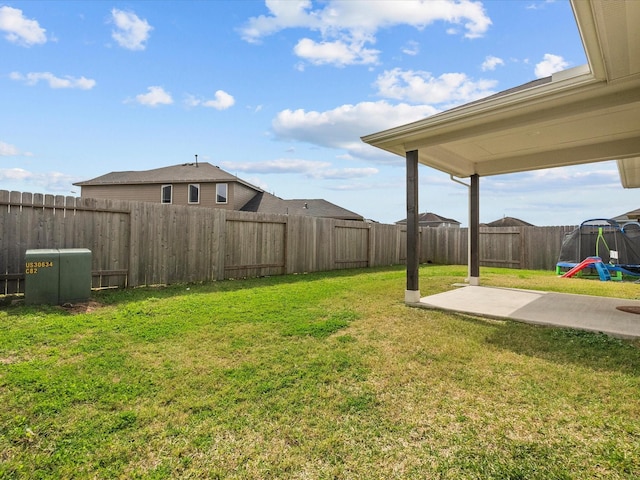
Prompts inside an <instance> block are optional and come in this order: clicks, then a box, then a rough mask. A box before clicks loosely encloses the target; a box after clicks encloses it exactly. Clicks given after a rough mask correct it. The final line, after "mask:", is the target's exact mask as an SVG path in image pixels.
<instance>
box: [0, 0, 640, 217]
mask: <svg viewBox="0 0 640 480" xmlns="http://www.w3.org/2000/svg"><path fill="white" fill-rule="evenodd" d="M584 63H586V59H585V54H584V50H583V48H582V44H581V41H580V37H579V34H578V31H577V27H576V23H575V20H574V18H573V13H572V11H571V7H570V5H569V3H568V2H567V1H561V0H556V1H534V0H501V1H496V0H487V1H483V2H480V1H465V0H459V1H453V0H452V1H447V0H441V1H437V0H431V1H422V2H421V1H410V0H389V1H387V0H372V1H365V0H346V1H334V0H326V1H310V0H306V1H305V0H301V1H296V0H285V1H273V0H268V1H266V2H265V1H252V0H245V1H222V0H220V1H186V2H185V1H175V2H172V1H160V2H154V1H127V2H120V1H95V0H94V1H86V2H82V1H64V2H63V1H53V0H51V1H26V2H21V1H5V2H3V1H2V0H0V106H1V108H0V112H1V113H0V189H5V190H18V191H28V192H34V193H53V194H58V195H74V194H75V195H79V187H75V186H73V182H77V181H82V180H88V179H91V178H94V177H97V176H100V175H103V174H105V173H108V172H111V171H123V170H147V169H152V168H159V167H164V166H169V165H176V164H180V163H185V162H192V161H194V159H195V157H194V155H196V154H197V155H198V160H199V161H207V162H210V163H212V164H214V165H218V166H220V167H221V168H223V169H225V170H227V171H228V172H230V173H233V174H236V175H238V176H239V177H241V178H243V179H244V180H246V181H249V182H251V183H253V184H255V185H257V186H259V187H261V188H263V189H265V190H266V191H268V192H270V193H273V194H275V195H277V196H279V197H282V198H286V199H294V198H324V199H326V200H329V201H331V202H333V203H336V204H338V205H340V206H342V207H345V208H348V209H350V210H353V211H355V212H357V213H359V214H361V215H363V216H365V217H367V218H371V219H373V220H376V221H380V222H384V223H393V222H395V221H397V220H400V219H402V218H404V217H405V216H406V213H405V198H406V196H405V168H404V165H405V164H404V158H402V157H398V156H395V155H391V154H388V153H384V152H382V151H379V150H378V149H375V148H373V147H370V146H368V145H365V144H363V143H362V142H361V141H360V137H361V136H363V135H367V134H371V133H375V132H378V131H380V130H383V129H386V128H391V127H395V126H398V125H401V124H404V123H408V122H411V121H415V120H418V119H421V118H424V117H426V116H429V115H432V114H434V113H437V112H440V111H443V110H446V109H448V108H451V107H453V106H456V105H461V104H464V103H467V102H469V101H472V100H476V99H478V98H481V97H484V96H487V95H490V94H493V93H496V92H499V91H502V90H505V89H508V88H511V87H513V86H516V85H520V84H523V83H525V82H528V81H530V80H533V79H535V78H538V77H543V76H547V75H550V74H551V73H553V72H554V71H558V70H562V69H566V68H571V67H575V66H578V65H581V64H584ZM72 192H74V193H72ZM480 194H481V204H480V220H481V221H482V222H490V221H493V220H497V219H499V218H502V217H503V216H512V217H518V218H521V219H522V220H525V221H528V222H531V223H533V224H536V225H565V224H577V223H580V222H581V221H583V220H586V219H588V218H596V217H598V218H600V217H612V216H616V215H619V214H622V213H624V212H627V211H630V210H634V209H636V208H638V207H640V205H638V195H637V192H635V191H634V190H625V189H623V188H622V186H621V185H620V180H619V177H618V172H617V168H616V166H615V162H603V163H598V164H591V165H584V166H579V167H571V168H561V169H553V170H540V171H535V172H528V173H521V174H512V175H502V176H495V177H484V178H482V179H481V181H480ZM419 203H420V211H421V212H425V211H430V212H435V213H438V214H440V215H442V216H445V217H450V218H454V219H457V220H459V221H460V222H462V223H463V225H466V224H467V191H466V188H465V187H463V186H460V185H458V184H456V183H453V182H451V180H450V179H449V177H448V176H447V175H445V174H442V173H440V172H437V171H435V170H433V169H430V168H427V167H421V168H420V201H419Z"/></svg>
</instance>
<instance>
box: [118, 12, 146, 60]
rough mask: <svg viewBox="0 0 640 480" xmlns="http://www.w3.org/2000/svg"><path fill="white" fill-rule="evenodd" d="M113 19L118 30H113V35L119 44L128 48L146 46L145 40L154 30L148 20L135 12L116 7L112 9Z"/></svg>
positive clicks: (142, 47) (134, 48)
mask: <svg viewBox="0 0 640 480" xmlns="http://www.w3.org/2000/svg"><path fill="white" fill-rule="evenodd" d="M111 21H112V22H113V23H114V24H115V26H116V30H113V31H112V32H111V37H112V38H113V39H114V40H115V41H116V42H118V45H120V46H121V47H123V48H126V49H128V50H144V49H145V48H146V45H145V42H146V41H147V40H148V39H149V34H150V33H151V30H153V27H152V26H151V25H149V23H148V22H147V21H146V20H143V19H141V18H139V17H138V16H137V15H136V14H135V13H132V12H125V11H123V10H118V9H117V8H114V9H113V10H111Z"/></svg>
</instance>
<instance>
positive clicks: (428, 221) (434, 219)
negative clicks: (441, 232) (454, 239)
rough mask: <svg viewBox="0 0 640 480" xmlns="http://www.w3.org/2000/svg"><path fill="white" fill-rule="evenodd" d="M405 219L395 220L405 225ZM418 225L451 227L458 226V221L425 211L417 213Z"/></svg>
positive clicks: (397, 223)
mask: <svg viewBox="0 0 640 480" xmlns="http://www.w3.org/2000/svg"><path fill="white" fill-rule="evenodd" d="M406 224H407V219H406V218H404V219H402V220H400V221H397V222H396V225H406ZM418 226H420V227H453V228H460V222H459V221H457V220H453V219H452V218H446V217H441V216H440V215H437V214H435V213H431V212H425V213H421V214H420V215H418Z"/></svg>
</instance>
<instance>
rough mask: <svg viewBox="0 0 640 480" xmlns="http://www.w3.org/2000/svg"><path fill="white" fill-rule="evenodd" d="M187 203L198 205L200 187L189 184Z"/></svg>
mask: <svg viewBox="0 0 640 480" xmlns="http://www.w3.org/2000/svg"><path fill="white" fill-rule="evenodd" d="M189 203H200V185H198V184H196V183H191V184H189Z"/></svg>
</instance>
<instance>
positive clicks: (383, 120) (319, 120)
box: [272, 101, 438, 151]
mask: <svg viewBox="0 0 640 480" xmlns="http://www.w3.org/2000/svg"><path fill="white" fill-rule="evenodd" d="M437 111H438V110H436V109H435V108H433V107H431V106H429V105H418V106H411V105H407V104H399V105H391V104H389V103H387V102H385V101H379V102H362V103H358V104H356V105H342V106H340V107H337V108H334V109H333V110H328V111H324V112H316V111H309V112H307V111H305V110H303V109H298V110H289V109H287V110H283V111H281V112H280V113H278V115H277V116H276V118H275V119H274V120H273V122H272V128H273V132H274V133H275V135H276V136H277V137H278V138H280V139H284V140H295V141H302V142H308V143H311V144H314V145H319V146H322V147H329V148H341V149H347V150H350V151H351V150H353V149H355V150H358V149H359V148H360V147H361V146H362V142H361V141H360V137H361V136H363V135H367V134H370V133H372V132H377V131H380V130H384V129H386V128H391V127H394V126H397V125H402V124H405V123H409V122H412V121H415V120H419V119H421V118H424V117H427V116H430V115H433V114H434V113H437Z"/></svg>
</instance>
